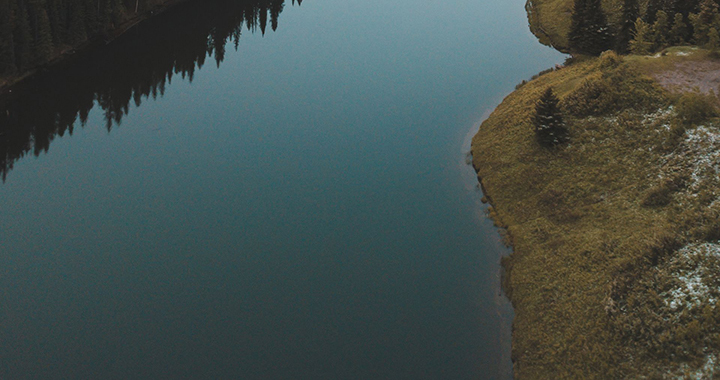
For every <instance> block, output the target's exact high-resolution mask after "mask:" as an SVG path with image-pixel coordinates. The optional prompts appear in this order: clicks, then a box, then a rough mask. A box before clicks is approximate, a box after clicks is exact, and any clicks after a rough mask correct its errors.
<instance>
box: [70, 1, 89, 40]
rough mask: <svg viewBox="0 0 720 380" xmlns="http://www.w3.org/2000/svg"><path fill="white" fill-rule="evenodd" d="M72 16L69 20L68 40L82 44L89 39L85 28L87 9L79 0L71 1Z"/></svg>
mask: <svg viewBox="0 0 720 380" xmlns="http://www.w3.org/2000/svg"><path fill="white" fill-rule="evenodd" d="M71 4H72V5H71V6H70V16H69V20H68V28H69V33H68V40H69V41H68V42H70V43H71V44H80V43H82V42H84V41H85V40H86V39H87V31H86V30H85V9H83V6H82V4H81V3H80V2H79V1H76V2H73V3H71Z"/></svg>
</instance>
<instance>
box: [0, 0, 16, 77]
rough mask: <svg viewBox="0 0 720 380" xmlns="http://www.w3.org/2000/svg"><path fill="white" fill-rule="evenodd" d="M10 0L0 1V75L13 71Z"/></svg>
mask: <svg viewBox="0 0 720 380" xmlns="http://www.w3.org/2000/svg"><path fill="white" fill-rule="evenodd" d="M13 29H14V26H13V19H12V8H11V7H10V0H0V75H2V74H8V73H12V72H13V71H15V69H16V67H15V45H14V40H13Z"/></svg>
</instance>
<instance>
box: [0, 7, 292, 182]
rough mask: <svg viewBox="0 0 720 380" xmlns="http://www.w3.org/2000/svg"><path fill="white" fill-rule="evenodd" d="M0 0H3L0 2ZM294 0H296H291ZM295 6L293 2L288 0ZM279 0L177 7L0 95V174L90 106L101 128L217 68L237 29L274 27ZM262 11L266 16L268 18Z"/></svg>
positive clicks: (42, 147)
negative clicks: (178, 82) (179, 82)
mask: <svg viewBox="0 0 720 380" xmlns="http://www.w3.org/2000/svg"><path fill="white" fill-rule="evenodd" d="M0 1H2V0H0ZM300 2H301V0H298V4H299V3H300ZM293 4H294V1H293ZM283 6H284V0H206V1H192V2H187V3H183V4H181V5H178V6H177V7H176V8H173V9H171V10H169V11H167V12H165V13H164V14H161V15H159V16H157V17H156V18H154V19H152V20H151V21H146V22H145V23H143V24H141V25H138V26H137V27H135V28H134V29H132V30H130V31H128V32H127V33H126V34H125V35H123V36H122V37H120V38H118V39H117V40H115V41H114V42H113V43H111V44H109V45H107V46H104V47H102V48H99V49H96V50H94V51H90V52H87V53H85V54H81V55H79V56H78V57H77V59H76V60H75V61H76V62H68V63H66V64H65V66H66V67H56V68H54V69H52V70H51V71H49V72H46V73H42V74H38V75H36V76H35V77H32V78H30V79H29V80H27V81H25V82H24V83H21V84H20V85H18V86H16V87H15V88H13V91H12V93H11V94H8V95H6V96H4V97H0V176H2V179H3V182H4V181H5V179H6V178H7V174H8V172H9V171H10V170H12V167H13V164H14V163H15V162H16V161H17V160H19V159H20V158H22V157H24V156H25V155H28V154H34V155H36V156H37V155H39V154H40V153H41V152H44V151H47V150H48V148H49V146H50V143H51V142H52V141H53V139H54V138H55V136H58V135H59V136H63V135H64V134H65V133H68V134H72V133H73V128H74V127H75V126H76V125H77V123H76V122H78V121H79V123H80V124H81V125H85V123H86V121H87V118H88V114H89V112H90V110H91V109H92V108H93V107H94V106H95V104H97V105H98V106H99V107H100V108H102V110H103V111H104V113H105V120H106V127H107V129H108V131H109V130H110V129H111V128H112V127H113V125H115V124H120V123H121V121H122V118H123V116H124V115H126V114H127V113H128V110H129V106H130V104H131V103H134V104H135V105H136V106H139V105H140V103H141V102H142V100H143V99H146V98H148V97H153V98H155V97H157V96H158V95H162V94H163V93H164V91H165V86H166V84H168V83H170V81H171V80H172V79H174V78H176V77H177V76H181V77H182V78H188V79H189V80H191V81H192V78H193V75H194V73H195V70H196V69H199V68H201V67H202V66H203V65H204V64H205V60H206V59H207V58H209V57H212V58H214V61H215V63H216V64H217V65H218V66H219V65H220V62H222V61H223V59H224V56H225V51H226V50H225V49H226V45H227V44H228V43H233V44H234V48H235V49H237V47H238V41H239V38H240V34H241V32H242V30H243V28H247V30H249V31H252V32H254V31H256V30H257V29H260V31H262V33H265V29H266V27H267V24H268V21H269V22H270V27H271V28H272V29H273V30H275V29H276V28H277V23H278V16H279V15H280V13H281V12H282V10H283ZM268 16H269V17H268Z"/></svg>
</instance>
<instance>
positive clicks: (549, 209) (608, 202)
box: [472, 0, 720, 379]
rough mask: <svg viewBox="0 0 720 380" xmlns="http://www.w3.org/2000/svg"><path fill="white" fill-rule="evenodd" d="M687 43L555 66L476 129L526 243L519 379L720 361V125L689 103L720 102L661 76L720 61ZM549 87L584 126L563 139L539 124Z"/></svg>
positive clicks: (521, 261)
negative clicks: (544, 132)
mask: <svg viewBox="0 0 720 380" xmlns="http://www.w3.org/2000/svg"><path fill="white" fill-rule="evenodd" d="M551 2H554V3H561V2H562V1H559V0H558V1H551ZM677 53H678V51H675V52H671V54H667V55H664V56H663V55H658V56H657V57H653V58H650V57H632V56H631V57H625V58H620V57H617V56H616V55H614V54H609V55H605V56H603V57H601V58H598V59H589V60H586V61H584V62H579V63H576V64H573V65H570V66H568V67H565V68H562V69H560V70H555V71H551V72H549V73H547V74H545V75H542V76H540V77H539V78H537V79H535V80H532V81H530V82H528V83H527V84H525V85H523V86H521V87H519V89H518V90H516V91H515V92H514V93H512V94H511V95H509V96H508V97H507V98H506V99H505V100H504V101H503V102H502V104H501V105H500V106H498V108H497V109H496V110H495V111H494V112H493V113H492V115H491V116H490V117H489V118H488V119H487V120H486V121H485V122H484V123H483V124H482V126H481V127H480V130H479V133H478V134H477V135H476V136H475V138H474V139H473V144H472V153H473V165H474V166H475V168H476V170H477V171H478V176H479V178H480V179H481V181H482V183H483V187H484V189H485V190H486V192H487V196H488V197H489V199H490V201H491V203H492V206H493V207H492V209H491V211H490V213H491V216H493V217H494V219H495V220H496V223H497V224H498V225H500V226H502V227H504V228H505V229H506V230H507V232H508V239H509V243H511V244H512V246H513V248H514V253H513V255H512V256H511V257H510V258H509V259H507V260H506V261H505V263H504V265H505V267H506V269H507V270H508V276H507V279H506V284H505V285H506V288H507V290H508V292H509V294H510V297H511V300H512V302H513V305H514V307H515V311H516V318H515V321H514V326H513V359H514V360H515V374H516V376H517V378H519V379H563V378H568V379H571V378H572V379H576V378H583V379H593V378H594V379H615V378H663V376H668V375H670V374H674V375H676V376H681V375H683V374H692V373H695V372H696V371H701V372H698V373H701V374H702V373H704V374H709V373H710V372H709V371H712V370H713V369H714V363H715V362H716V359H715V358H716V357H717V356H716V353H718V352H720V307H716V304H715V300H717V299H720V294H717V293H720V286H717V285H720V280H719V279H717V278H716V277H718V276H717V275H716V274H715V273H720V272H716V270H720V249H718V247H720V246H718V244H717V240H718V239H720V224H719V223H718V220H720V218H719V216H720V202H717V199H718V198H720V191H718V181H717V178H718V172H720V154H719V153H720V131H719V130H718V129H717V127H715V122H716V120H715V119H712V112H710V113H709V114H706V115H704V116H703V117H702V118H701V120H699V121H698V120H695V119H693V122H692V123H691V122H689V121H688V120H690V119H689V117H688V115H690V114H694V113H696V112H697V110H695V109H692V107H688V104H691V105H692V104H696V103H697V102H699V103H702V104H706V105H708V104H709V107H710V109H711V110H712V107H713V105H712V104H713V102H714V101H715V99H714V98H709V97H708V96H704V95H701V94H690V95H685V96H681V94H680V93H671V92H669V91H667V90H666V89H665V88H663V87H661V86H660V85H659V84H658V83H657V82H656V81H655V80H654V79H653V75H657V74H658V73H663V72H666V71H668V70H673V68H674V67H675V65H677V64H678V63H683V62H685V61H695V62H697V61H698V60H708V59H709V58H708V57H707V52H703V51H694V52H693V54H687V55H685V54H684V53H683V54H677ZM548 87H552V88H553V89H554V90H555V91H556V93H557V94H558V96H559V98H560V99H561V108H562V109H563V111H564V113H565V116H566V119H567V122H568V128H569V130H570V134H571V141H570V142H569V143H568V144H567V145H566V146H562V147H559V148H557V149H550V150H549V149H545V148H542V147H541V146H540V145H538V144H537V142H536V141H535V136H534V131H533V127H532V125H531V122H530V117H531V115H532V113H533V111H534V106H535V102H536V101H537V99H538V98H539V97H540V95H541V93H542V92H543V91H544V90H545V89H546V88H548ZM693 96H694V97H695V98H692V99H690V102H688V99H689V98H688V97H693ZM698 99H699V100H698ZM699 103H698V104H699ZM702 371H704V372H702Z"/></svg>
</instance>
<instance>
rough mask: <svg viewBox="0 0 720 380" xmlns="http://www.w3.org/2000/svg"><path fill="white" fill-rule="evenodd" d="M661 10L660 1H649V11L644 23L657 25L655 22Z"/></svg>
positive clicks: (646, 11)
mask: <svg viewBox="0 0 720 380" xmlns="http://www.w3.org/2000/svg"><path fill="white" fill-rule="evenodd" d="M660 9H662V8H661V6H660V0H650V1H648V5H647V9H645V17H644V18H643V21H645V22H646V23H648V25H653V24H655V20H657V13H658V11H659V10H660Z"/></svg>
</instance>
